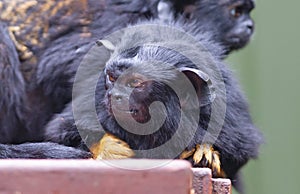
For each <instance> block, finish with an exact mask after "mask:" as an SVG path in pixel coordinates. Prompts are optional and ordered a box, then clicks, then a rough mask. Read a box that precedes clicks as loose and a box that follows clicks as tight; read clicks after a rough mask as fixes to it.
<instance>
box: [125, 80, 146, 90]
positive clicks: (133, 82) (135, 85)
mask: <svg viewBox="0 0 300 194" xmlns="http://www.w3.org/2000/svg"><path fill="white" fill-rule="evenodd" d="M127 86H128V87H131V88H138V87H143V86H144V84H143V80H141V79H131V80H129V82H128V83H127Z"/></svg>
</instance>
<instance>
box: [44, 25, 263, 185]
mask: <svg viewBox="0 0 300 194" xmlns="http://www.w3.org/2000/svg"><path fill="white" fill-rule="evenodd" d="M171 26H173V25H171ZM175 26H176V25H175ZM179 26H182V23H180V25H177V27H179ZM183 26H185V27H186V29H188V31H189V32H190V33H192V34H193V36H195V37H196V39H197V40H198V41H199V42H200V43H201V44H202V45H204V47H206V48H207V49H208V51H209V52H211V54H212V56H213V57H214V59H215V60H216V64H217V67H218V69H219V70H220V72H221V75H222V78H223V80H224V83H225V88H226V94H225V93H222V92H219V93H217V98H218V99H219V100H220V101H225V102H226V114H225V120H224V124H223V125H222V130H221V132H220V134H219V135H218V136H215V135H214V133H213V132H212V133H210V132H207V131H206V129H207V127H208V126H207V124H208V120H209V119H217V118H210V115H211V105H210V104H208V105H205V106H203V107H201V114H200V120H199V123H198V125H199V126H198V129H197V132H196V135H195V137H194V138H193V139H192V141H191V142H190V144H189V145H188V149H191V148H193V147H195V145H196V144H199V143H202V140H203V137H204V135H205V134H206V133H208V135H209V139H206V140H205V142H207V143H210V142H214V141H213V140H216V141H215V142H214V144H213V146H214V148H215V150H217V151H218V152H219V153H220V158H221V164H222V166H221V167H222V169H223V170H224V171H225V173H226V175H227V176H228V177H229V178H230V179H231V180H232V182H233V184H234V185H235V186H238V185H237V183H238V172H239V170H240V168H241V167H242V166H243V165H244V164H246V163H247V161H248V160H249V159H251V158H256V157H257V155H258V148H259V145H260V144H261V142H262V137H261V134H260V133H259V132H258V130H257V129H256V127H255V126H254V125H253V123H252V120H251V117H250V115H249V111H248V105H247V102H246V100H245V97H244V95H243V94H242V92H241V90H240V88H239V86H238V84H237V82H236V80H235V79H234V76H233V75H232V73H231V72H230V70H228V67H227V65H226V64H224V63H223V62H221V61H220V60H219V59H220V58H221V56H220V53H222V48H221V47H219V46H218V44H215V43H214V42H213V41H212V40H211V39H210V38H211V37H213V35H210V34H209V33H204V32H201V31H195V30H191V29H193V28H192V26H189V25H187V26H186V24H185V25H183ZM131 30H132V29H131ZM111 41H113V42H114V41H115V40H111ZM189 41H190V40H189V39H185V38H182V36H180V35H176V31H174V33H170V32H168V33H166V32H164V31H160V28H159V27H157V26H153V29H152V30H150V31H149V30H147V31H145V30H141V28H139V27H137V28H136V30H135V31H134V32H129V33H125V35H124V36H123V37H122V39H121V42H117V43H116V44H117V49H116V50H115V51H114V53H113V55H112V57H111V59H110V60H109V62H108V63H107V66H106V71H110V72H112V73H113V75H115V76H116V77H117V76H118V74H117V72H119V73H122V71H123V70H124V68H125V69H126V68H128V67H131V66H135V65H137V64H136V60H137V59H136V58H134V57H136V56H137V58H138V61H147V60H151V59H154V60H158V61H163V62H167V63H168V64H172V65H173V66H174V67H176V68H180V67H183V66H184V67H193V68H194V67H195V64H193V63H192V62H191V61H190V60H189V59H187V58H186V57H185V56H183V55H180V54H178V53H177V52H175V51H173V50H170V49H166V48H165V47H164V46H158V45H165V46H173V47H172V48H174V47H175V48H177V50H180V51H182V52H185V53H189V54H191V55H194V56H200V57H201V56H202V57H203V55H204V54H205V53H206V51H203V53H196V52H195V47H194V46H193V45H194V42H189ZM140 43H142V44H145V43H151V44H152V46H142V47H139V46H138V45H139V44H140ZM125 48H135V49H129V50H128V49H127V50H126V49H125ZM166 56H168V57H166ZM96 58H97V57H96ZM203 58H205V57H203ZM203 58H202V59H203ZM98 59H99V57H98ZM122 61H123V62H122ZM138 64H140V63H138ZM70 68H73V67H70ZM137 68H138V69H139V70H138V72H139V71H140V72H139V73H142V74H146V75H151V76H152V77H153V78H156V79H158V80H164V81H167V82H170V83H172V82H174V81H175V80H176V77H177V75H176V74H173V73H170V67H161V66H158V65H157V64H153V65H152V66H151V65H150V66H141V67H139V65H137ZM202 68H203V70H204V71H205V72H210V74H209V76H210V77H212V78H213V77H214V76H215V73H216V72H215V70H214V69H211V67H209V66H202ZM117 69H119V70H118V71H117ZM121 69H123V70H121ZM94 72H95V71H94ZM90 76H92V77H93V76H96V77H97V73H96V74H95V73H92V74H91V75H90ZM215 84H216V85H217V86H218V85H219V84H220V83H218V82H217V83H215ZM87 87H92V86H87ZM217 89H218V87H217ZM160 94H164V95H160ZM107 95H108V94H107V93H106V87H105V78H104V77H103V74H102V77H101V78H100V81H99V83H98V86H97V90H96V111H97V113H98V116H99V120H100V122H101V123H102V126H103V128H104V130H105V131H107V132H109V133H112V134H114V135H115V136H117V137H119V138H120V139H122V140H124V141H126V142H127V143H128V144H129V146H130V147H131V148H133V149H135V150H147V149H150V148H153V147H157V146H159V145H161V144H163V143H165V142H166V141H167V140H169V139H170V137H171V136H172V134H174V132H175V131H174V130H175V129H177V127H178V120H179V118H180V114H177V113H178V111H179V109H180V108H181V107H180V106H179V101H178V99H177V97H176V96H175V95H174V93H173V92H172V91H171V90H170V89H169V88H168V87H166V86H164V85H161V84H159V83H157V85H156V84H155V83H154V85H152V88H151V89H149V93H148V94H147V95H146V97H145V99H144V102H143V103H146V102H147V100H151V101H156V100H157V101H162V102H164V103H165V106H166V107H167V115H168V117H167V121H166V122H165V123H164V125H163V126H162V127H161V128H160V130H159V131H157V132H155V133H153V134H151V135H146V136H141V135H135V134H132V133H129V132H127V131H126V130H124V129H122V128H121V127H120V126H119V124H118V123H117V122H116V121H115V119H114V116H113V115H112V114H111V113H110V112H109V99H107ZM75 101H79V102H77V103H76V104H77V105H78V106H79V107H76V108H79V109H83V111H82V115H81V117H80V118H78V120H77V121H76V124H79V128H80V129H81V130H85V129H86V128H88V127H89V123H93V121H92V120H89V119H90V115H88V114H87V113H88V112H85V111H84V110H85V106H87V105H88V104H89V101H90V98H87V96H81V95H80V94H79V95H78V96H77V97H76V98H75ZM157 114H160V113H159V112H157ZM57 118H63V119H61V121H60V125H59V126H57V122H54V123H53V124H54V126H55V127H51V125H49V126H48V130H47V132H48V133H47V134H50V135H49V138H51V141H55V142H59V143H65V142H68V139H69V138H70V137H72V136H74V134H77V133H78V132H77V131H76V130H75V128H74V127H73V126H74V125H75V124H74V119H73V116H72V111H71V105H69V107H68V108H66V109H65V111H64V112H63V113H62V114H59V115H57V117H56V119H57ZM183 119H184V120H185V122H186V123H188V124H187V126H184V127H186V129H189V123H192V118H191V117H189V116H185V117H184V118H183ZM55 123H56V124H55ZM70 126H72V127H70ZM93 127H94V126H91V128H93ZM189 133H190V131H189V130H187V131H186V135H187V136H188V135H189ZM55 134H56V135H57V134H63V135H60V136H56V135H55ZM184 141H185V136H184V135H183V136H182V138H180V139H177V141H176V143H175V144H174V145H173V147H172V148H174V149H176V147H178V146H179V145H182V144H183V143H184ZM80 144H81V142H80V141H78V144H77V146H78V145H80ZM139 157H146V158H170V157H172V150H171V148H170V149H169V150H168V149H167V150H163V151H162V152H161V153H156V155H147V154H146V155H143V153H142V154H141V155H139Z"/></svg>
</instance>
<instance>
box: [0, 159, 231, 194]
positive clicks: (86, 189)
mask: <svg viewBox="0 0 300 194" xmlns="http://www.w3.org/2000/svg"><path fill="white" fill-rule="evenodd" d="M0 193H1V194H2V193H5V194H9V193H12V194H68V193H70V194H81V193H82V194H93V193H95V194H96V193H97V194H169V193H170V194H200V193H201V194H216V193H219V194H227V193H231V183H230V180H228V179H212V178H211V171H210V170H209V169H204V168H197V169H192V168H191V166H190V164H189V163H188V162H187V161H183V160H143V159H128V160H127V159H126V160H118V161H117V160H116V161H94V160H0Z"/></svg>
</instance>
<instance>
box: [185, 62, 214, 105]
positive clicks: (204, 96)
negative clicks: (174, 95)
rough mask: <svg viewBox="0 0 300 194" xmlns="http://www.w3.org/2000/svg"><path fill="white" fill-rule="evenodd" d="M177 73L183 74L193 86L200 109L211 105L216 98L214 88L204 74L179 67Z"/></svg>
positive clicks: (196, 70) (192, 69)
mask: <svg viewBox="0 0 300 194" xmlns="http://www.w3.org/2000/svg"><path fill="white" fill-rule="evenodd" d="M179 71H181V72H182V73H184V74H185V76H187V78H188V79H189V80H190V81H191V83H192V84H193V86H194V88H195V91H196V93H197V96H198V99H199V104H200V107H201V106H205V105H208V104H211V103H212V102H213V101H214V99H215V97H216V93H215V88H214V86H213V84H212V81H211V79H210V78H209V76H208V75H207V74H206V73H204V72H203V71H201V70H199V69H194V68H189V67H181V68H179Z"/></svg>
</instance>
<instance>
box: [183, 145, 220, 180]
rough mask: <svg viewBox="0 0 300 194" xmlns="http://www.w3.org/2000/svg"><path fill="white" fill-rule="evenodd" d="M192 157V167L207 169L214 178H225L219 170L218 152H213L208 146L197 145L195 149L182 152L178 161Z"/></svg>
mask: <svg viewBox="0 0 300 194" xmlns="http://www.w3.org/2000/svg"><path fill="white" fill-rule="evenodd" d="M191 156H193V163H194V164H193V165H194V166H201V167H208V168H210V169H211V170H212V173H213V176H214V177H225V173H224V171H223V170H222V169H221V162H220V156H219V152H218V151H215V150H214V148H213V147H212V145H210V144H201V145H200V144H197V145H196V148H193V149H192V150H189V151H184V152H183V153H182V154H181V155H180V157H179V158H180V159H187V158H189V157H191Z"/></svg>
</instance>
